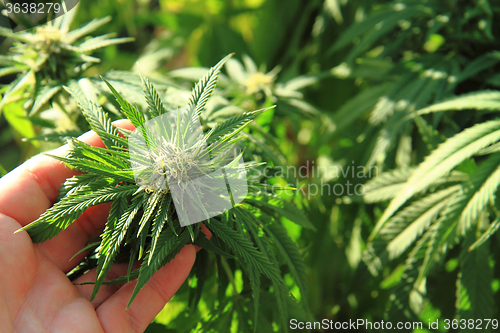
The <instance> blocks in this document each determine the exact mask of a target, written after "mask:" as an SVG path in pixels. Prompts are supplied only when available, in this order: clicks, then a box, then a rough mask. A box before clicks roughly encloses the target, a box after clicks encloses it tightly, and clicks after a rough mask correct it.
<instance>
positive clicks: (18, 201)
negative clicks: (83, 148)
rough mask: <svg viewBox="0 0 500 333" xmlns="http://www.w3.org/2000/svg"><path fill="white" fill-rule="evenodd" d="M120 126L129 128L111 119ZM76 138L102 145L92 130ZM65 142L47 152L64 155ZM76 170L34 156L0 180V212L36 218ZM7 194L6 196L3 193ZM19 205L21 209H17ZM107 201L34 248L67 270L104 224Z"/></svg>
mask: <svg viewBox="0 0 500 333" xmlns="http://www.w3.org/2000/svg"><path fill="white" fill-rule="evenodd" d="M114 125H116V126H118V127H122V128H127V129H133V126H132V125H131V124H130V122H129V121H128V120H120V121H117V122H114ZM78 139H79V140H81V141H84V142H86V143H88V144H91V145H94V146H101V147H104V144H103V143H102V141H101V139H100V138H99V136H98V135H97V134H96V133H95V132H93V131H90V132H87V133H85V134H83V135H81V136H80V137H79V138H78ZM67 150H68V147H67V145H65V146H62V147H60V148H58V149H56V150H54V151H52V152H51V154H54V155H59V156H61V155H62V156H64V155H65V154H66V153H67ZM75 174H76V172H75V171H74V170H71V169H69V168H67V167H65V166H64V165H63V164H62V163H60V162H59V161H58V160H56V159H54V158H51V157H48V156H45V155H37V156H35V157H34V158H32V159H31V160H29V161H27V162H26V163H24V164H23V165H21V166H19V167H18V168H16V169H15V170H13V171H12V172H10V173H9V174H7V175H6V176H4V177H3V178H1V179H0V188H1V189H2V191H0V212H1V213H3V214H5V215H7V216H10V217H12V218H14V219H16V220H17V221H18V222H19V224H20V225H21V226H25V225H27V224H28V223H30V222H32V221H34V220H36V219H37V218H38V217H39V216H40V215H41V214H42V213H43V212H45V211H46V210H47V209H48V208H50V207H51V206H52V205H53V203H54V201H55V200H56V198H57V195H58V191H59V188H60V186H61V184H62V183H63V182H64V181H65V180H66V178H69V177H71V176H73V175H75ZM6 194H8V195H6ZM20 208H21V209H20ZM108 212H109V204H103V205H98V206H95V207H91V208H89V209H87V210H86V211H85V212H84V213H83V214H82V215H81V216H80V217H79V218H78V219H77V220H76V221H75V222H74V223H72V224H71V225H70V226H69V227H68V228H67V229H65V230H63V231H62V232H61V233H60V234H59V235H58V236H57V237H54V238H53V239H52V240H50V241H47V242H44V243H42V244H38V245H37V248H39V249H40V251H41V252H42V253H44V254H45V255H47V256H48V257H49V258H51V259H52V261H54V262H55V263H56V264H57V265H58V267H59V268H61V270H63V271H64V272H68V271H69V270H71V269H72V268H73V267H75V266H76V264H77V263H78V262H80V261H81V259H82V258H83V256H84V255H85V254H84V253H82V254H80V255H79V256H77V257H76V258H74V259H73V260H72V261H71V262H70V259H71V257H72V256H73V255H74V254H75V253H77V252H78V251H79V250H81V249H82V248H83V247H85V245H86V244H87V242H88V241H89V239H91V238H92V237H95V236H98V235H99V234H100V231H101V230H102V228H103V227H104V224H105V222H106V218H107V215H108Z"/></svg>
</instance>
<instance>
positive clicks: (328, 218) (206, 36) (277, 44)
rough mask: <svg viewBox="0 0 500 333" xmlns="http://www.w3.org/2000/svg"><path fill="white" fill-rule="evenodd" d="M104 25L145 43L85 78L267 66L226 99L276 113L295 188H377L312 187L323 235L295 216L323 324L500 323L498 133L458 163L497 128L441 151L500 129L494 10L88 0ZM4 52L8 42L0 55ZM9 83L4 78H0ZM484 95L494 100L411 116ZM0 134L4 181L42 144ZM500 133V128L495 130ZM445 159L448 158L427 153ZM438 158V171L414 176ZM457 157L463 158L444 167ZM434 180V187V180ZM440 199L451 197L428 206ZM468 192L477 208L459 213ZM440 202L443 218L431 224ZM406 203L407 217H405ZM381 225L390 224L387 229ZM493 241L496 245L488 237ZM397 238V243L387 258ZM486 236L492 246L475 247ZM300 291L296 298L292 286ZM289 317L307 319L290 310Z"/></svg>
mask: <svg viewBox="0 0 500 333" xmlns="http://www.w3.org/2000/svg"><path fill="white" fill-rule="evenodd" d="M106 15H111V16H112V17H113V20H112V21H111V22H109V23H108V24H106V25H104V26H102V27H101V28H99V30H98V31H96V33H95V35H100V34H104V33H108V32H116V33H117V36H118V37H135V41H134V42H132V43H127V44H123V45H112V46H109V47H106V48H105V49H103V50H102V51H101V53H100V54H99V56H100V58H101V60H102V61H101V63H100V64H98V65H97V66H94V67H92V68H91V69H89V70H88V73H86V74H87V75H88V76H92V75H97V74H100V73H104V72H106V71H108V70H110V69H116V70H129V69H131V68H134V67H135V68H136V69H139V70H140V71H141V72H143V73H145V74H146V75H150V74H151V75H153V74H162V75H163V76H165V77H168V78H169V79H172V80H174V81H176V82H178V83H179V84H181V85H184V86H186V87H188V86H189V80H188V78H189V77H190V76H193V75H195V72H193V71H192V72H189V71H175V69H177V68H182V67H191V66H193V67H195V66H196V67H199V66H202V67H210V66H212V65H214V64H215V63H216V62H217V61H218V60H220V59H221V58H222V57H224V56H225V55H226V54H228V53H231V52H235V53H236V55H235V58H236V59H239V60H240V61H241V62H243V63H245V56H247V55H248V56H249V57H250V58H251V59H253V62H254V63H255V64H256V65H257V67H258V69H259V71H260V72H261V73H262V74H265V73H269V72H271V74H270V75H268V78H271V79H270V80H265V79H264V80H263V81H262V76H255V75H254V76H252V74H255V73H252V71H251V70H250V71H249V68H248V66H247V67H246V71H247V73H246V74H245V73H244V74H241V73H240V75H243V76H242V77H243V79H241V77H240V78H238V75H237V72H235V71H234V70H233V75H231V72H230V70H228V72H227V73H228V82H227V83H226V86H225V90H224V93H225V94H226V96H231V98H233V100H236V101H238V103H240V105H242V106H246V107H248V109H249V110H250V109H252V108H254V107H264V106H269V105H271V104H277V106H278V107H277V108H276V111H275V113H274V115H273V118H272V119H267V120H266V119H264V118H263V119H260V120H259V123H258V125H259V126H261V127H262V128H263V129H264V131H265V132H269V133H270V134H271V135H272V136H273V137H274V138H275V142H276V146H277V147H276V148H277V150H276V151H278V152H279V151H281V153H282V154H283V158H284V160H285V161H286V163H285V165H294V166H296V167H297V168H298V167H305V168H306V169H308V170H309V175H308V176H307V177H302V178H300V179H298V180H299V183H298V184H299V185H304V184H305V185H306V187H305V188H306V189H307V188H308V187H307V186H308V185H310V184H316V185H321V184H325V183H327V184H329V185H330V186H334V185H335V184H342V185H344V186H346V184H347V182H348V181H350V182H351V184H353V183H354V184H357V183H363V184H364V183H366V182H367V181H369V183H368V184H367V185H366V186H367V187H366V188H367V192H366V195H365V196H364V197H361V196H336V195H327V194H326V195H320V194H317V195H315V194H312V193H306V196H307V197H308V199H309V200H307V202H305V203H304V209H305V210H306V212H307V214H308V216H309V219H310V220H311V221H312V223H313V224H314V225H315V227H316V228H317V231H311V230H305V229H302V228H301V227H300V226H297V225H295V224H292V223H289V222H287V221H286V220H285V221H284V225H285V227H286V228H287V231H288V233H289V235H290V236H291V237H292V239H293V240H294V241H295V242H296V243H297V245H298V246H299V247H300V249H301V251H302V253H303V255H304V260H305V263H306V273H307V282H308V289H309V295H308V304H309V306H310V309H311V312H312V314H313V316H314V318H316V319H317V320H321V319H323V318H327V319H331V320H334V321H349V319H351V320H354V319H358V318H362V319H366V320H370V321H380V320H382V319H384V320H390V321H392V322H396V321H410V320H417V319H418V320H422V321H423V322H424V323H427V322H428V321H429V320H435V319H438V318H439V319H440V320H444V319H453V318H459V319H461V318H473V319H479V318H483V319H486V318H498V317H499V308H498V306H497V304H498V303H499V297H500V293H499V292H498V289H499V288H500V271H499V269H498V267H499V266H498V265H495V263H496V262H497V261H498V250H499V248H498V233H496V234H494V231H496V228H498V226H499V223H498V217H499V216H498V207H497V206H498V205H497V204H496V201H495V198H496V191H497V188H498V184H499V181H500V180H499V179H498V178H499V177H498V176H496V168H497V166H498V164H499V162H498V161H499V159H498V157H497V156H496V155H495V153H496V152H497V149H498V147H496V146H495V145H494V144H495V143H496V142H498V141H499V138H498V137H494V138H492V141H491V142H490V144H493V146H492V148H491V147H490V148H489V150H487V147H488V145H485V146H484V147H479V148H478V149H476V150H474V151H471V153H470V154H467V153H463V154H462V155H460V154H457V155H453V153H456V152H458V151H459V148H460V147H468V146H467V145H469V144H474V142H475V141H474V140H475V139H480V138H481V137H483V136H484V135H486V134H488V133H490V132H486V131H485V132H481V131H479V130H478V131H479V134H478V135H477V136H476V137H475V138H470V137H469V138H468V137H466V135H464V136H465V138H463V140H462V141H461V144H462V146H459V145H458V144H457V142H456V141H455V144H453V142H452V143H450V145H449V147H448V148H449V149H448V150H445V149H444V148H442V147H443V146H442V145H440V144H441V143H443V142H445V141H447V140H449V139H450V138H453V137H454V136H455V135H457V134H459V133H462V132H463V130H464V129H465V128H469V127H472V126H474V125H481V124H484V123H486V122H490V121H495V120H496V119H497V116H496V113H495V112H496V111H498V110H499V109H500V102H499V100H500V97H499V94H498V92H496V89H497V88H498V86H499V85H500V79H499V76H498V74H497V73H498V71H497V70H498V65H497V64H498V62H499V61H500V56H499V55H498V53H497V52H496V50H497V49H498V41H497V38H498V36H499V34H500V31H499V29H500V27H499V26H498V23H496V22H499V20H498V18H499V15H500V8H499V7H498V5H496V4H495V1H487V0H481V1H466V0H446V1H439V0H428V1H411V0H407V1H383V0H324V1H323V0H286V1H285V0H229V1H223V0H205V1H203V0H160V1H154V0H101V1H98V2H95V1H88V0H81V8H80V11H79V13H78V15H77V16H76V19H75V22H74V25H75V26H80V25H81V24H83V23H86V22H88V21H90V20H91V19H93V18H96V17H104V16H106ZM7 47H8V45H7V44H6V43H4V44H3V45H2V54H3V53H5V52H7ZM247 64H248V60H247ZM250 67H251V66H250ZM233 69H234V68H233ZM193 73H194V74H193ZM274 74H275V75H274ZM195 76H196V75H195ZM248 77H252V78H253V79H255V80H257V79H261V81H259V82H260V83H261V84H262V85H261V86H259V89H257V90H252V87H253V86H252V85H251V83H249V82H252V81H248V80H246V79H248ZM297 78H298V79H297ZM9 79H12V78H10V77H8V76H7V77H4V78H2V83H3V84H7V83H9ZM294 79H295V81H294ZM261 88H262V89H261ZM287 88H288V90H287ZM266 89H268V90H266ZM283 91H294V93H293V94H292V95H290V94H288V95H287V94H286V93H283ZM479 91H482V92H483V93H484V94H483V95H481V94H479V95H472V97H471V98H470V99H469V100H460V101H458V102H452V103H450V104H448V105H441V106H440V107H439V106H438V107H435V108H434V109H432V108H430V109H429V108H428V109H427V111H425V112H423V113H420V114H417V113H416V112H415V111H416V110H419V109H424V108H426V107H429V106H430V105H433V104H435V103H438V102H442V101H446V100H449V99H450V98H453V97H454V96H458V95H462V94H467V93H475V94H477V93H478V92H479ZM486 91H487V92H486ZM488 94H489V95H488ZM424 110H425V109H424ZM440 110H443V111H442V112H437V111H440ZM271 120H272V121H271ZM490 125H491V124H490ZM0 126H1V131H0V147H1V152H2V154H1V155H0V165H1V166H2V167H3V168H5V169H6V171H8V170H10V169H12V168H14V167H15V166H16V165H18V164H20V163H22V162H23V161H24V160H25V159H27V158H28V157H29V156H31V155H33V154H35V153H36V152H38V151H40V150H42V149H45V148H47V146H45V145H43V144H42V145H37V144H34V143H28V142H22V141H21V138H22V137H25V136H31V135H32V134H33V133H26V132H25V133H23V131H22V130H19V129H20V128H23V126H22V124H20V125H18V126H17V127H16V126H14V125H13V124H12V123H11V124H10V125H9V124H8V123H7V121H6V119H5V116H4V114H2V116H1V118H0ZM491 126H493V127H491V128H493V129H492V130H491V131H494V130H496V129H497V127H494V126H495V125H494V124H493V125H491ZM463 133H466V132H463ZM467 133H469V132H467ZM493 133H496V132H493ZM497 136H498V135H497ZM457 145H458V146H457ZM438 147H440V148H438ZM457 147H459V148H457ZM436 149H442V150H440V151H439V152H438V153H434V155H432V154H431V152H432V151H434V150H436ZM485 149H486V150H485ZM276 151H275V152H276ZM497 154H498V153H497ZM277 155H280V154H278V153H277ZM429 155H431V156H434V164H432V163H431V162H429V163H428V165H427V166H425V165H424V166H422V165H420V167H419V169H418V170H417V171H415V170H416V169H417V166H418V165H419V164H420V163H421V162H422V161H424V158H425V157H426V156H429ZM474 155H477V156H474ZM447 156H452V158H450V160H446V161H445V158H446V157H447ZM280 158H281V156H278V157H277V159H278V161H279V160H280ZM429 159H430V158H429ZM313 161H314V162H315V163H316V166H323V167H326V168H329V167H335V166H336V167H340V166H343V167H347V166H363V167H370V166H374V167H376V170H377V171H378V177H372V178H371V179H367V178H366V177H357V176H354V177H352V176H351V175H350V174H347V175H345V176H343V175H340V177H335V176H333V177H332V176H330V175H328V174H324V173H323V174H321V173H320V174H317V172H315V171H317V169H314V168H312V167H311V166H312V162H313ZM488 161H489V162H488ZM439 163H443V166H444V169H443V170H444V172H442V173H441V174H439V173H438V172H437V171H436V169H433V166H436V165H439ZM271 165H273V166H274V167H277V166H279V162H276V161H273V162H271ZM452 170H453V173H450V172H451V171H452ZM478 170H479V171H478ZM386 172H387V173H386ZM415 173H416V174H417V176H413V177H414V178H413V182H417V183H419V182H421V187H420V188H419V190H418V191H414V192H412V193H410V192H407V193H406V194H407V197H406V199H408V200H407V202H401V203H400V205H399V206H397V205H396V204H391V205H392V206H390V207H395V209H394V210H393V211H392V212H386V214H385V215H383V213H384V211H385V210H386V208H387V206H388V203H389V201H390V200H391V199H392V198H393V197H394V196H395V194H396V193H403V192H399V191H404V186H405V184H406V182H407V181H408V182H409V183H408V184H410V185H411V184H412V183H411V181H412V178H411V175H412V174H413V175H414V174H415ZM425 175H436V179H427V180H426V179H424V176H425ZM452 176H453V177H452ZM415 177H416V178H415ZM408 179H410V180H408ZM483 185H485V186H486V188H485V187H484V186H483ZM398 186H399V187H398ZM453 186H455V187H453ZM467 188H472V189H473V190H472V192H467V191H466V190H465V189H467ZM481 189H484V190H483V191H481ZM443 191H449V192H443ZM476 192H477V193H478V195H477V196H479V197H480V198H479V199H477V200H475V199H474V198H476V196H474V194H475V193H476ZM435 193H441V195H442V196H439V195H436V196H434V197H432V195H433V194H435ZM467 193H468V194H467ZM454 195H457V197H454ZM459 195H465V196H466V198H465V199H464V200H465V201H460V202H459V204H460V205H459V208H456V211H454V210H453V207H456V206H453V205H454V203H455V201H453V200H458V199H459V197H458V196H459ZM438 196H439V197H438ZM457 198H458V199H457ZM481 198H482V199H481ZM419 200H421V201H419ZM446 200H447V201H446ZM405 201H406V200H405ZM469 202H470V204H469ZM413 203H416V204H415V205H414V206H412V204H413ZM401 206H402V209H400V208H401ZM409 207H410V208H409ZM411 207H413V210H412V209H411ZM406 208H408V210H407V211H406V213H404V212H405V211H404V209H406ZM431 208H432V209H434V211H433V213H429V214H427V215H425V213H426V212H429V211H430V210H431ZM397 209H399V211H398V212H400V215H396V217H394V216H393V215H394V214H393V213H395V211H396V210H397ZM450 211H451V213H450ZM464 212H465V213H464ZM405 214H406V215H405ZM467 214H468V215H467ZM398 216H399V217H398ZM381 217H382V220H381ZM391 217H393V219H389V218H391ZM419 217H423V218H422V219H420V220H419ZM383 219H385V220H387V219H389V220H388V222H387V223H386V224H383V223H381V222H382V221H383ZM415 221H416V222H417V223H416V224H412V223H413V222H415ZM443 221H444V222H443ZM377 222H378V224H377ZM411 225H413V227H412V228H410V229H407V227H409V226H411ZM443 225H444V227H443ZM432 226H434V227H432ZM443 228H445V231H443V234H453V237H452V236H450V237H448V238H447V237H445V238H440V235H441V234H440V232H441V231H440V230H442V229H443ZM405 229H407V231H406V234H403V236H401V237H399V238H396V237H397V236H398V235H400V234H401V233H402V232H403V230H405ZM456 229H457V230H458V229H460V230H459V231H458V232H457V231H456ZM374 230H376V231H377V230H378V231H379V233H377V232H374ZM485 232H486V233H487V235H488V237H489V235H491V234H493V237H489V239H488V237H485V238H484V240H486V239H488V241H485V242H484V243H482V238H481V235H482V234H483V233H485ZM455 234H456V235H457V236H456V237H455V236H454V235H455ZM436 235H437V236H436ZM394 239H396V240H399V241H397V242H395V243H394V242H393V243H392V246H393V247H392V248H391V249H393V250H392V253H387V252H386V249H389V248H388V247H387V246H388V244H389V243H391V241H393V240H394ZM478 239H479V240H481V243H482V245H479V244H478V246H477V249H476V250H474V251H476V252H474V251H470V252H469V251H468V248H469V247H470V246H471V245H472V244H473V243H475V242H476V241H477V240H478ZM415 240H417V242H415ZM430 240H432V241H430ZM443 247H444V248H446V250H444V251H443V250H441V249H442V248H443ZM389 257H391V258H392V259H393V260H389ZM240 278H241V277H240ZM415 279H416V280H417V281H419V284H418V285H417V284H416V283H415ZM190 283H191V284H192V283H193V282H190ZM289 286H290V287H292V292H293V281H290V284H289ZM478 286H483V287H484V288H478ZM185 287H186V288H188V286H185ZM182 295H186V294H185V293H184V294H182V293H181V296H176V297H174V299H173V300H172V302H170V303H169V304H168V305H167V307H166V308H165V310H164V311H163V312H162V313H161V314H160V315H159V316H158V317H157V319H156V320H155V322H154V323H153V324H152V325H151V326H150V328H149V329H148V331H149V332H165V331H169V330H170V331H172V332H174V331H182V330H183V329H184V328H185V327H187V326H188V324H186V323H188V322H189V321H190V320H192V318H195V317H192V316H191V317H189V316H187V314H188V313H189V311H191V310H190V309H188V307H187V302H188V300H187V299H185V298H186V297H185V296H182ZM210 302H211V301H210V299H206V300H204V299H202V301H201V302H200V305H199V307H198V309H196V310H193V311H195V314H196V316H200V317H204V316H206V315H207V313H208V310H207V307H210V304H211V303H210ZM399 305H401V306H400V307H399ZM271 306H272V305H271ZM290 317H291V318H294V317H295V318H299V317H301V314H300V313H293V311H292V313H290ZM233 326H234V325H233ZM166 327H168V329H167V328H166ZM225 329H227V330H228V331H229V330H233V331H235V330H236V328H234V327H233V328H230V327H226V328H225ZM424 331H426V330H424ZM439 331H446V330H445V329H444V328H443V327H441V328H440V329H439Z"/></svg>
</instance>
